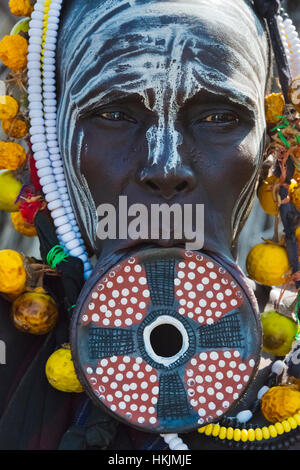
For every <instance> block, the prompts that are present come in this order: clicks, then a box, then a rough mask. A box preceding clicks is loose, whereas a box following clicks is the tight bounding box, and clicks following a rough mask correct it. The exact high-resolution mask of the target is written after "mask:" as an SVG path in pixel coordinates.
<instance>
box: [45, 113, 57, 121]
mask: <svg viewBox="0 0 300 470" xmlns="http://www.w3.org/2000/svg"><path fill="white" fill-rule="evenodd" d="M45 119H47V120H49V121H52V120H54V119H56V113H45Z"/></svg>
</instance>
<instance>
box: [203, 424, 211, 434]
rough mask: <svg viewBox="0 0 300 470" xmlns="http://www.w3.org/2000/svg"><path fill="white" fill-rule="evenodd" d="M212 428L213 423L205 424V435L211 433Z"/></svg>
mask: <svg viewBox="0 0 300 470" xmlns="http://www.w3.org/2000/svg"><path fill="white" fill-rule="evenodd" d="M212 428H213V425H212V424H208V425H207V426H206V429H205V435H206V436H210V435H211V432H212Z"/></svg>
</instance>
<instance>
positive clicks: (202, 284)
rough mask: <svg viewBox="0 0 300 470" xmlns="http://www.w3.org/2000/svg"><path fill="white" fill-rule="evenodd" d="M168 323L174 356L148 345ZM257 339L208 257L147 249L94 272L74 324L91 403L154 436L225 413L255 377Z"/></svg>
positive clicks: (239, 299) (246, 310)
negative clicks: (175, 336)
mask: <svg viewBox="0 0 300 470" xmlns="http://www.w3.org/2000/svg"><path fill="white" fill-rule="evenodd" d="M95 271H96V270H95ZM162 324H163V325H171V326H172V327H174V328H176V329H177V330H178V332H179V333H180V334H181V335H182V347H181V349H180V350H178V351H177V352H176V353H175V354H173V355H172V356H169V357H166V356H160V355H159V354H156V351H155V350H154V349H155V348H154V347H152V344H151V340H150V335H151V332H152V331H153V330H154V329H155V328H157V327H158V326H159V325H162ZM261 336H262V335H261V326H260V323H259V321H258V317H257V315H256V313H255V312H254V310H253V308H252V306H251V304H250V302H249V300H248V298H247V296H246V295H245V293H244V292H243V290H242V288H241V286H240V284H239V283H238V281H237V280H236V279H234V278H233V277H232V275H231V274H229V273H228V272H227V270H226V269H225V268H224V267H223V266H221V265H220V263H218V262H216V261H215V260H214V259H212V258H211V257H209V256H208V255H206V254H203V253H200V252H193V251H186V250H183V249H179V248H159V249H157V248H153V249H152V248H151V249H147V250H142V251H139V252H137V253H135V254H132V255H130V256H129V258H126V259H123V260H122V261H120V262H119V263H118V264H116V265H115V266H112V267H110V268H109V269H108V270H107V271H106V273H105V274H104V275H101V276H100V278H99V275H98V276H97V272H95V273H94V274H93V275H92V277H91V279H90V280H89V281H87V283H86V284H85V286H84V288H83V291H82V293H81V294H80V297H79V299H78V303H77V306H76V308H75V309H74V314H73V317H72V322H71V349H72V356H73V360H74V364H75V369H76V372H77V374H78V377H79V380H80V381H81V383H82V384H83V386H84V388H85V390H86V392H87V394H88V396H89V397H90V398H91V399H92V401H93V403H95V404H96V405H98V406H104V409H105V410H106V411H107V412H108V413H110V414H112V415H113V416H114V417H115V418H117V419H119V420H121V421H123V422H126V424H129V425H131V426H133V427H136V428H138V429H140V430H142V431H148V432H155V433H168V432H177V433H178V432H189V431H193V430H196V429H197V428H198V427H199V425H200V426H202V425H205V424H206V423H208V422H217V421H218V420H220V418H221V417H222V416H223V415H224V414H227V413H229V412H230V410H231V409H232V408H233V407H234V406H236V405H237V403H238V402H239V401H240V399H241V398H242V397H243V396H244V394H245V392H246V390H247V388H248V386H249V384H250V383H251V381H252V379H253V377H254V376H255V374H256V372H257V368H258V364H259V358H260V351H261ZM163 341H164V342H166V344H167V343H168V338H163ZM165 346H166V345H165Z"/></svg>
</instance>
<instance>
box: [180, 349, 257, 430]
mask: <svg viewBox="0 0 300 470" xmlns="http://www.w3.org/2000/svg"><path fill="white" fill-rule="evenodd" d="M254 366H255V361H254V360H253V359H250V360H247V362H243V361H242V359H241V356H240V353H239V351H237V350H227V351H222V350H215V351H206V352H201V353H198V354H197V355H195V356H194V357H193V358H192V359H191V360H190V361H189V362H188V364H187V366H186V369H185V375H184V382H185V384H186V388H187V395H188V398H189V401H190V404H191V406H192V407H193V408H194V409H195V410H196V411H197V413H198V415H199V421H198V423H199V424H204V423H206V422H209V421H211V420H214V419H216V418H218V417H220V416H222V415H223V414H224V413H226V411H227V409H228V408H229V407H230V406H231V405H232V403H233V402H234V401H235V400H237V398H238V397H239V395H240V394H241V393H242V392H243V389H244V388H245V386H246V385H247V383H248V381H249V378H250V376H251V374H252V372H253V367H254Z"/></svg>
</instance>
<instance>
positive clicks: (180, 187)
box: [175, 181, 188, 192]
mask: <svg viewBox="0 0 300 470" xmlns="http://www.w3.org/2000/svg"><path fill="white" fill-rule="evenodd" d="M187 185H188V184H187V182H186V181H181V183H179V184H177V185H176V186H175V189H176V191H178V192H180V191H184V190H185V189H186V188H187Z"/></svg>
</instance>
